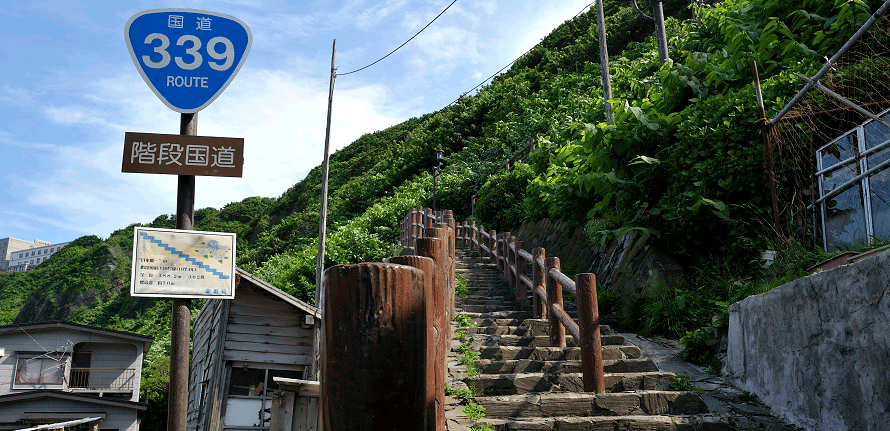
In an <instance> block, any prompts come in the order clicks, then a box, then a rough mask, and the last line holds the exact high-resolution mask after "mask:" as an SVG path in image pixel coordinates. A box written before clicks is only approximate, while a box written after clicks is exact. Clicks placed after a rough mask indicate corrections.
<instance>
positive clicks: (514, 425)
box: [479, 414, 738, 431]
mask: <svg viewBox="0 0 890 431" xmlns="http://www.w3.org/2000/svg"><path fill="white" fill-rule="evenodd" d="M479 423H480V424H488V425H491V426H492V428H493V429H494V431H554V430H571V431H618V430H622V431H735V430H737V429H738V428H736V427H735V426H733V425H730V419H729V417H727V416H726V415H724V414H700V415H692V416H662V415H659V416H645V415H641V416H562V417H553V418H524V419H489V418H484V419H482V420H480V421H479Z"/></svg>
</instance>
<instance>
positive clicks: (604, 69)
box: [596, 0, 615, 124]
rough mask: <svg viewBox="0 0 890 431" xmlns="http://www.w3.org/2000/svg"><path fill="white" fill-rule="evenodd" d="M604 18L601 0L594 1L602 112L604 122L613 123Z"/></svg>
mask: <svg viewBox="0 0 890 431" xmlns="http://www.w3.org/2000/svg"><path fill="white" fill-rule="evenodd" d="M605 20H606V17H605V13H604V12H603V0H596V25H597V27H598V29H599V33H598V34H599V42H600V72H601V73H602V76H603V110H605V111H606V122H608V123H609V124H612V123H614V122H615V116H614V115H612V104H611V103H609V100H610V99H612V74H611V73H609V47H608V46H607V45H606V23H605Z"/></svg>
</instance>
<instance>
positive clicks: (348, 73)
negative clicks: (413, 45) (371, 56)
mask: <svg viewBox="0 0 890 431" xmlns="http://www.w3.org/2000/svg"><path fill="white" fill-rule="evenodd" d="M455 3H457V0H454V1H452V2H451V4H449V5H448V6H447V7H446V8H445V9H444V10H442V12H439V14H438V15H436V17H435V18H433V20H432V21H430V22H429V23H428V24H427V25H425V26H423V28H422V29H420V31H418V32H417V33H414V36H411V38H410V39H408V40H406V41H405V43H403V44H401V45H399V46H398V48H396V49H394V50H392V51H390V52H389V54H386V55H384V56H383V57H380V58H379V59H377V61H375V62H373V63H371V64H369V65H367V66H365V67H362V68H359V69H356V70H353V71H352V72H346V73H338V74H337V75H338V76H343V75H350V74H353V73H355V72H358V71H361V70H365V69H367V68H369V67H371V66H373V65H375V64H377V63H380V62H381V61H383V59H385V58H386V57H389V56H390V55H392V54H393V53H394V52H396V51H398V50H399V49H401V48H402V47H403V46H405V45H407V44H408V42H411V40H412V39H414V38H415V37H417V35H419V34H420V33H422V32H423V31H424V30H426V28H427V27H429V26H430V25H432V23H434V22H436V20H437V19H439V17H440V16H442V14H444V13H445V11H447V10H448V9H450V8H451V6H453V5H454V4H455Z"/></svg>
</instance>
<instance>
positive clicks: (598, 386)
mask: <svg viewBox="0 0 890 431" xmlns="http://www.w3.org/2000/svg"><path fill="white" fill-rule="evenodd" d="M455 229H456V233H455V236H456V242H457V245H458V246H460V247H468V248H469V249H470V251H471V252H472V253H477V254H478V255H479V256H480V258H487V259H489V261H490V262H491V263H496V264H497V267H498V269H499V270H501V271H503V273H504V277H505V278H506V279H507V283H508V284H509V285H510V286H511V287H513V288H514V289H515V290H514V291H515V296H516V300H517V301H518V302H520V303H522V304H525V305H529V304H528V293H529V292H531V293H532V295H531V296H532V303H531V307H532V310H533V311H534V315H535V317H536V318H546V319H548V320H549V322H550V346H551V347H565V346H566V332H568V333H569V334H571V335H572V336H573V337H575V339H576V340H578V344H579V345H580V346H581V371H582V373H583V381H584V390H585V391H588V392H594V391H595V392H604V391H605V389H606V386H605V380H604V378H603V357H602V341H601V338H600V330H599V326H600V325H599V306H598V304H597V297H596V277H595V276H594V274H590V273H585V274H578V275H576V276H575V280H572V279H571V278H569V277H568V276H566V275H565V274H563V273H562V272H561V271H560V265H559V258H557V257H545V251H544V248H542V247H535V248H533V249H532V252H531V253H529V252H527V251H526V250H525V249H524V247H525V244H524V243H523V242H522V241H519V240H517V239H516V237H514V236H511V235H510V232H504V233H501V234H499V233H497V232H496V231H494V230H492V231H490V232H486V231H485V228H484V227H482V226H479V227H476V223H475V222H469V223H462V224H460V225H458V226H456V227H455ZM529 266H531V273H532V277H531V278H529V277H528V267H529ZM563 290H568V291H569V292H571V293H572V295H574V296H575V298H577V305H578V321H577V322H575V320H574V319H573V318H572V317H571V316H569V314H568V313H566V311H565V308H564V304H563Z"/></svg>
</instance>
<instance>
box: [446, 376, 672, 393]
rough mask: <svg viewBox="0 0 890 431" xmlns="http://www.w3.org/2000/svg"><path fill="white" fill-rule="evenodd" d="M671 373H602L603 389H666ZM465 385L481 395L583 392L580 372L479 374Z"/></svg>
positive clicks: (669, 382)
mask: <svg viewBox="0 0 890 431" xmlns="http://www.w3.org/2000/svg"><path fill="white" fill-rule="evenodd" d="M674 377H675V375H674V373H667V372H663V371H647V372H643V373H606V374H605V375H604V378H605V381H606V392H625V391H653V390H654V391H665V390H668V389H669V388H670V385H671V382H672V381H673V379H674ZM463 382H464V383H466V384H467V386H469V387H471V388H473V389H474V390H475V391H476V392H477V393H480V394H482V395H515V394H527V393H534V392H547V391H560V392H563V391H565V392H584V382H583V380H582V377H581V373H568V374H541V373H517V374H480V375H478V376H469V377H466V378H464V379H463Z"/></svg>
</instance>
